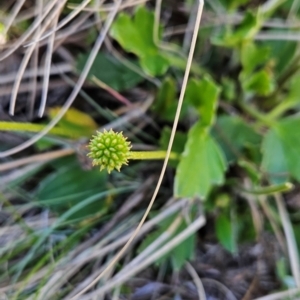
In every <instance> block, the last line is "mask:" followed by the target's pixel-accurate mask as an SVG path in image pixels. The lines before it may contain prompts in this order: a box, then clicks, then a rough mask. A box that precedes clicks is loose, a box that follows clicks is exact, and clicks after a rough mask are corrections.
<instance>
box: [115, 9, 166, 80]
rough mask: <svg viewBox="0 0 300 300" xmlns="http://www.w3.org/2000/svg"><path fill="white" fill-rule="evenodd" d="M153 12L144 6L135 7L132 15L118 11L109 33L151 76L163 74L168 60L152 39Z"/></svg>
mask: <svg viewBox="0 0 300 300" xmlns="http://www.w3.org/2000/svg"><path fill="white" fill-rule="evenodd" d="M153 28H154V13H153V12H150V11H148V10H147V9H146V8H145V7H144V6H140V7H138V8H137V10H136V12H135V15H134V17H133V18H132V17H131V16H130V15H128V14H126V13H123V12H122V13H120V14H119V16H118V18H117V19H116V20H115V22H114V23H113V25H112V27H111V30H110V35H111V36H112V37H113V38H114V39H115V40H116V41H118V43H119V44H120V45H121V46H122V47H123V48H124V49H125V50H126V51H127V52H131V53H134V54H135V55H136V56H138V57H139V59H140V64H141V66H142V68H143V69H144V71H145V72H146V73H148V74H149V75H151V76H156V75H163V74H164V73H165V72H166V71H167V69H168V67H169V61H168V59H167V58H165V57H164V55H163V54H162V53H160V51H159V49H158V47H157V45H155V43H154V40H153Z"/></svg>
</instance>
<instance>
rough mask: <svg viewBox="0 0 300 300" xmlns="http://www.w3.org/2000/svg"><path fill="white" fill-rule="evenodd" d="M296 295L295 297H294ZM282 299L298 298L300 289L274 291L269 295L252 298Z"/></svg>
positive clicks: (265, 299) (295, 299) (294, 299)
mask: <svg viewBox="0 0 300 300" xmlns="http://www.w3.org/2000/svg"><path fill="white" fill-rule="evenodd" d="M296 296H297V298H295V297H296ZM283 299H291V300H292V299H293V300H297V299H298V300H299V299H300V289H299V288H297V289H290V290H287V291H283V292H279V293H274V294H271V295H267V296H263V297H259V298H255V299H254V300H283Z"/></svg>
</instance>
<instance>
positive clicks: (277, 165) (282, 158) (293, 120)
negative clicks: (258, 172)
mask: <svg viewBox="0 0 300 300" xmlns="http://www.w3.org/2000/svg"><path fill="white" fill-rule="evenodd" d="M298 128H300V118H299V117H289V118H286V119H283V120H281V121H280V122H279V123H278V124H277V126H276V127H274V128H272V129H270V131H269V132H268V133H267V134H266V136H265V138H264V141H263V144H262V152H263V161H262V167H263V169H265V170H266V171H267V172H268V173H271V174H272V175H271V176H270V181H272V182H274V183H281V182H283V181H286V180H287V178H286V176H282V175H284V174H286V173H287V172H289V174H290V175H291V176H293V177H294V178H295V179H297V180H298V181H300V160H299V153H300V135H299V133H298V130H297V129H298ZM276 173H277V176H276ZM280 175H281V176H280ZM275 176H276V178H274V177H275ZM277 178H279V179H277Z"/></svg>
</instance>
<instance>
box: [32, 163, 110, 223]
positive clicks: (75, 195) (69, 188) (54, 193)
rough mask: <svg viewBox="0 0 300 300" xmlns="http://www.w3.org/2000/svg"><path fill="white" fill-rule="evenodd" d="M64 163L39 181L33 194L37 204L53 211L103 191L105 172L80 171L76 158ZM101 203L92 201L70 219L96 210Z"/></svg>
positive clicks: (70, 205)
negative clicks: (39, 203) (38, 202)
mask: <svg viewBox="0 0 300 300" xmlns="http://www.w3.org/2000/svg"><path fill="white" fill-rule="evenodd" d="M64 161H65V164H64V165H63V166H62V167H61V168H59V169H58V171H55V172H52V173H51V174H50V175H48V176H47V177H46V178H45V179H43V180H42V181H41V182H40V185H39V187H38V190H37V191H36V193H35V196H36V198H37V199H38V201H40V202H41V204H44V205H45V206H48V207H50V209H52V210H53V211H55V212H58V213H62V212H64V211H66V210H67V209H69V208H70V207H72V206H74V205H76V204H77V203H78V202H80V201H83V200H84V199H85V198H87V197H90V196H92V195H94V194H96V193H99V192H101V191H104V190H105V185H106V180H107V174H106V173H105V172H99V170H98V169H97V170H96V169H94V170H91V171H84V170H82V169H81V167H80V166H79V164H78V162H77V161H76V160H74V159H73V160H64ZM105 205H106V204H105V202H103V201H102V202H101V203H99V202H94V203H92V204H90V205H87V206H86V207H85V208H84V209H83V210H81V211H80V212H78V213H76V214H74V215H73V216H72V218H79V217H80V218H81V217H84V216H87V215H91V214H94V213H95V212H99V211H100V210H101V209H103V207H105Z"/></svg>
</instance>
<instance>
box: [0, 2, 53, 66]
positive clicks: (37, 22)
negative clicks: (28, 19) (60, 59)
mask: <svg viewBox="0 0 300 300" xmlns="http://www.w3.org/2000/svg"><path fill="white" fill-rule="evenodd" d="M57 2H58V0H53V1H52V2H50V3H48V5H47V6H45V8H44V12H43V14H42V16H41V17H38V18H36V19H35V21H34V22H33V23H32V25H31V27H30V28H29V29H28V30H27V31H26V32H25V33H24V34H22V35H21V37H20V38H19V39H18V40H17V41H16V42H15V43H14V44H13V45H12V46H11V47H10V48H9V49H8V50H7V51H4V52H3V53H2V55H0V61H2V60H4V59H5V58H7V57H8V56H10V55H11V54H12V53H14V52H15V51H16V50H17V49H18V48H19V47H20V46H21V45H22V44H23V43H24V42H25V41H26V40H27V39H28V38H29V37H30V36H31V35H32V34H33V33H34V31H35V30H36V29H37V28H38V27H39V26H40V25H41V23H42V22H43V20H44V19H45V18H46V17H47V15H48V14H49V12H50V11H51V9H52V8H53V7H54V6H55V4H56V3H57Z"/></svg>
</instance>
